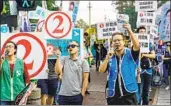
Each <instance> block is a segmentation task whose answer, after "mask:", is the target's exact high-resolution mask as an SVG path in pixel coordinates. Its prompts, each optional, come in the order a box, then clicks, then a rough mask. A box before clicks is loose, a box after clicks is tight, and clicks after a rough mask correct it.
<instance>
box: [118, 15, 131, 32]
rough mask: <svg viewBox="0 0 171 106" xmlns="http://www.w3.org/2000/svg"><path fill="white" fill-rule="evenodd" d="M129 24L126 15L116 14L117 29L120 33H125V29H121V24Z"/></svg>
mask: <svg viewBox="0 0 171 106" xmlns="http://www.w3.org/2000/svg"><path fill="white" fill-rule="evenodd" d="M128 23H129V16H128V15H126V14H117V27H118V30H120V31H121V32H125V30H126V29H125V28H123V24H128Z"/></svg>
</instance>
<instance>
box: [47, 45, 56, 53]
mask: <svg viewBox="0 0 171 106" xmlns="http://www.w3.org/2000/svg"><path fill="white" fill-rule="evenodd" d="M49 46H50V47H52V52H54V51H55V47H54V46H53V45H52V44H47V50H48V47H49ZM53 55H54V53H53V54H48V56H53Z"/></svg>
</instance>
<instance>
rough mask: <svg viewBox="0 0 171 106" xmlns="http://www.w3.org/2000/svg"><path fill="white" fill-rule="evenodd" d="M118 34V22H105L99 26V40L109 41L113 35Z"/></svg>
mask: <svg viewBox="0 0 171 106" xmlns="http://www.w3.org/2000/svg"><path fill="white" fill-rule="evenodd" d="M115 32H118V27H117V22H116V21H113V22H105V23H98V24H97V39H98V40H101V39H108V38H111V37H112V34H113V33H115Z"/></svg>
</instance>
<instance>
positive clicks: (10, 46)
mask: <svg viewBox="0 0 171 106" xmlns="http://www.w3.org/2000/svg"><path fill="white" fill-rule="evenodd" d="M8 47H9V48H13V47H14V46H12V45H7V46H5V48H8Z"/></svg>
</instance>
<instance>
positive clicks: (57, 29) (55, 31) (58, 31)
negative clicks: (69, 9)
mask: <svg viewBox="0 0 171 106" xmlns="http://www.w3.org/2000/svg"><path fill="white" fill-rule="evenodd" d="M56 19H58V20H59V24H58V26H57V27H56V28H55V29H54V31H53V33H63V31H64V28H62V29H59V27H60V26H61V25H62V23H63V18H62V16H60V15H57V16H56V17H54V18H53V20H56Z"/></svg>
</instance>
